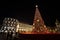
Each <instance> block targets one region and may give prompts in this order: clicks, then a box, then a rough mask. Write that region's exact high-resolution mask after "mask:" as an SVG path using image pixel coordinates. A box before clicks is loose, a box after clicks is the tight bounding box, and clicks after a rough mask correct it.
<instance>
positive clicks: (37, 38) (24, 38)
mask: <svg viewBox="0 0 60 40" xmlns="http://www.w3.org/2000/svg"><path fill="white" fill-rule="evenodd" d="M59 39H60V35H59V34H29V35H28V34H25V35H24V34H18V36H16V37H15V38H14V39H12V38H11V39H10V40H59ZM0 40H7V39H6V36H5V34H1V33H0ZM8 40H9V39H8Z"/></svg>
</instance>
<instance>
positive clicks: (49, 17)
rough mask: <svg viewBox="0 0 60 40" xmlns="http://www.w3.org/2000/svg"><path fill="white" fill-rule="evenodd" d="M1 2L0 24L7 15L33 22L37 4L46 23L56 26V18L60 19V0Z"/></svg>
mask: <svg viewBox="0 0 60 40" xmlns="http://www.w3.org/2000/svg"><path fill="white" fill-rule="evenodd" d="M57 2H58V3H57ZM0 4H1V5H0V6H1V7H0V24H1V23H2V20H3V19H4V18H5V17H12V18H16V19H18V20H19V21H23V22H26V23H29V24H32V23H33V18H34V13H35V5H36V4H38V6H39V7H38V8H39V11H40V12H41V15H42V18H43V19H44V21H45V24H46V25H49V26H54V23H55V20H56V18H57V19H58V20H60V18H59V17H60V14H59V13H60V10H58V9H60V7H59V1H51V0H50V1H47V0H37V1H36V0H19V1H18V0H16V1H4V2H3V1H2V3H0Z"/></svg>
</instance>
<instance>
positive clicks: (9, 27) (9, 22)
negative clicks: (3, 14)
mask: <svg viewBox="0 0 60 40" xmlns="http://www.w3.org/2000/svg"><path fill="white" fill-rule="evenodd" d="M17 24H18V20H17V19H14V18H5V19H4V20H3V26H2V28H1V32H4V33H8V32H9V33H10V34H11V33H13V34H12V36H14V34H15V33H16V26H17Z"/></svg>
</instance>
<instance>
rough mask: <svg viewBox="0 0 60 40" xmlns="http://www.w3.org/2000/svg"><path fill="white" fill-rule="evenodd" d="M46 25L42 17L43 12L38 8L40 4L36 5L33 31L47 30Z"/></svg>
mask: <svg viewBox="0 0 60 40" xmlns="http://www.w3.org/2000/svg"><path fill="white" fill-rule="evenodd" d="M46 29H47V28H46V26H45V24H44V21H43V19H42V16H41V13H40V12H39V10H38V5H36V10H35V16H34V21H33V31H34V32H45V30H46Z"/></svg>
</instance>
